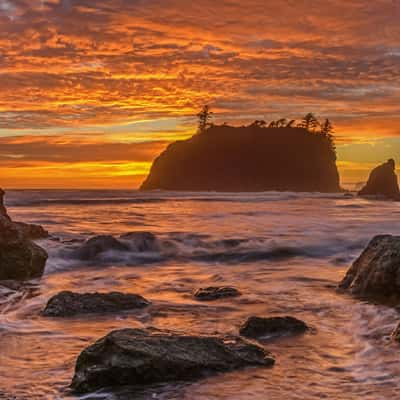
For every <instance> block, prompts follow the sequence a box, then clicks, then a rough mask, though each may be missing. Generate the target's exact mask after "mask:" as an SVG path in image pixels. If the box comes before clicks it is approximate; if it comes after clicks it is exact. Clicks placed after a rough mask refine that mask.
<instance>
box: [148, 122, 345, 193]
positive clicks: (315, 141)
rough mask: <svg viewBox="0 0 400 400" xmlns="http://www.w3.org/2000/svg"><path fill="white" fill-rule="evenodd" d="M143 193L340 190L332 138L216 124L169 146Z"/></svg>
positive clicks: (299, 131)
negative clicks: (165, 191)
mask: <svg viewBox="0 0 400 400" xmlns="http://www.w3.org/2000/svg"><path fill="white" fill-rule="evenodd" d="M141 189H142V190H153V189H164V190H189V191H190V190H193V191H267V190H277V191H307V192H338V191H340V186H339V174H338V171H337V168H336V155H335V151H334V149H333V148H332V143H331V142H330V140H329V139H328V138H327V137H325V136H323V135H320V134H312V133H310V132H308V131H307V130H305V129H302V128H261V127H252V126H249V127H241V128H235V127H230V126H214V127H211V128H210V129H208V130H207V131H206V132H204V133H202V134H198V135H195V136H193V137H192V138H191V139H188V140H185V141H178V142H175V143H173V144H171V145H170V146H169V147H168V148H167V149H166V150H165V151H164V152H163V153H162V154H161V155H160V156H159V157H158V158H157V159H156V160H155V161H154V163H153V166H152V168H151V171H150V174H149V176H148V177H147V179H146V180H145V181H144V183H143V184H142V187H141Z"/></svg>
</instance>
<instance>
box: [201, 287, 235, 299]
mask: <svg viewBox="0 0 400 400" xmlns="http://www.w3.org/2000/svg"><path fill="white" fill-rule="evenodd" d="M240 295H241V293H240V292H239V290H237V289H236V288H234V287H230V286H221V287H218V286H210V287H207V288H200V289H198V290H197V291H196V292H195V294H194V297H195V298H196V299H197V300H200V301H211V300H218V299H224V298H227V297H237V296H240Z"/></svg>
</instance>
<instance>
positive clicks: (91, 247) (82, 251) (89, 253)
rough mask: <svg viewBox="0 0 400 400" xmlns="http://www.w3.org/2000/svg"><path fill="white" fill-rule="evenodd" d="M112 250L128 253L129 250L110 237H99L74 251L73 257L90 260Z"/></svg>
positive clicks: (91, 239)
mask: <svg viewBox="0 0 400 400" xmlns="http://www.w3.org/2000/svg"><path fill="white" fill-rule="evenodd" d="M112 250H116V251H128V250H129V248H128V246H126V245H125V244H124V243H122V242H120V241H119V240H118V239H116V238H115V237H113V236H111V235H99V236H94V237H92V238H90V239H88V240H87V241H86V242H85V243H84V244H83V245H82V246H81V247H80V248H79V249H77V250H76V251H75V256H76V257H77V258H79V259H81V260H92V259H94V258H96V256H97V255H99V254H101V253H104V252H107V251H112Z"/></svg>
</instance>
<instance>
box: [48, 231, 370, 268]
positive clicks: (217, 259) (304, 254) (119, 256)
mask: <svg viewBox="0 0 400 400" xmlns="http://www.w3.org/2000/svg"><path fill="white" fill-rule="evenodd" d="M364 245H365V241H363V240H354V241H350V242H349V241H342V240H338V239H337V240H332V241H330V243H327V242H326V241H324V240H322V241H321V242H320V243H308V244H304V243H303V244H300V243H295V242H294V243H293V244H291V245H287V244H284V243H281V244H280V243H277V242H276V240H272V239H265V238H251V239H249V238H228V239H216V238H213V237H211V236H209V235H205V234H194V233H170V234H164V235H162V234H160V235H156V234H154V233H151V232H130V233H125V234H122V235H120V236H111V235H98V236H93V237H91V238H89V239H87V240H73V241H71V240H68V241H64V242H61V243H57V244H56V245H54V244H53V245H52V246H46V247H47V248H48V250H49V254H50V259H49V262H48V267H47V270H48V272H52V271H54V270H60V269H66V268H68V267H71V266H79V265H85V266H107V265H130V266H135V265H143V264H147V263H155V262H165V261H176V262H187V261H198V262H206V263H227V264H237V263H250V262H256V261H263V260H265V261H283V260H289V259H293V258H328V259H329V258H333V262H335V263H346V262H348V261H349V260H351V258H353V257H354V255H355V254H356V253H357V252H358V251H359V250H360V249H362V247H363V246H364ZM343 254H345V255H347V256H343ZM338 255H341V257H340V258H339V257H338Z"/></svg>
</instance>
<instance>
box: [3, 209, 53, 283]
mask: <svg viewBox="0 0 400 400" xmlns="http://www.w3.org/2000/svg"><path fill="white" fill-rule="evenodd" d="M46 260H47V253H46V251H45V250H44V249H42V248H41V247H40V246H38V245H37V244H35V243H33V242H32V241H30V240H29V239H28V238H27V237H26V236H25V235H24V234H23V232H21V231H20V230H19V229H18V227H17V226H16V225H14V224H13V223H12V222H11V221H9V220H8V219H6V218H3V217H0V280H28V279H32V278H38V277H41V276H42V275H43V272H44V268H45V265H46Z"/></svg>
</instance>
